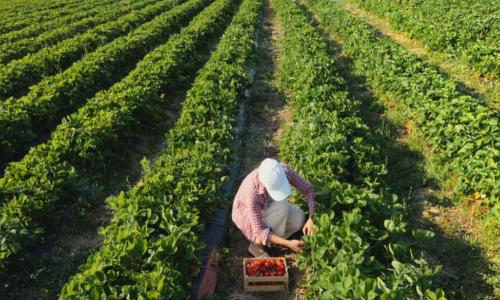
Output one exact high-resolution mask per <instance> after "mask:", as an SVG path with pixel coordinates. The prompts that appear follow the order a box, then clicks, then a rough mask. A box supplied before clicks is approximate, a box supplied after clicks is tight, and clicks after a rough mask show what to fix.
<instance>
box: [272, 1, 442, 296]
mask: <svg viewBox="0 0 500 300" xmlns="http://www.w3.org/2000/svg"><path fill="white" fill-rule="evenodd" d="M271 3H272V6H273V8H274V9H275V11H276V14H277V16H278V19H279V22H278V23H279V24H280V26H281V32H282V37H281V38H280V40H279V45H280V47H279V49H280V51H279V53H278V61H279V62H280V65H279V72H278V79H279V87H280V90H281V91H282V92H283V93H284V94H285V95H288V99H287V102H288V103H289V105H290V106H291V108H292V109H293V116H294V122H293V124H292V125H291V126H290V128H288V129H287V130H286V132H285V134H284V136H283V138H282V141H281V146H280V155H281V156H282V159H284V160H285V161H287V162H288V163H290V164H291V165H292V166H293V167H294V168H296V169H297V170H298V171H299V172H300V173H302V174H303V175H304V176H305V177H306V178H308V179H309V180H311V182H312V183H313V184H314V186H315V189H316V190H317V202H318V204H319V209H318V212H317V214H316V215H315V216H314V218H315V220H316V221H315V225H316V231H315V233H314V235H313V236H311V237H306V249H305V251H304V252H302V253H301V254H299V266H300V267H302V268H308V269H309V270H310V271H311V273H309V274H310V276H308V277H307V278H308V280H309V281H308V283H307V287H308V289H307V291H306V295H305V297H306V298H307V299H417V298H419V297H422V298H423V297H424V294H426V295H427V296H428V297H430V296H431V295H435V294H436V292H434V291H433V290H432V289H431V288H432V277H433V276H434V275H435V274H436V272H438V270H439V268H432V267H429V266H427V263H426V262H425V260H424V259H423V258H422V254H421V253H419V251H418V250H417V247H415V245H413V243H412V240H413V239H414V238H416V237H420V236H430V235H432V233H430V232H427V231H418V232H414V233H412V232H410V230H409V229H408V228H407V221H406V216H405V215H406V210H405V207H404V204H403V201H402V200H401V199H398V198H397V196H395V195H393V194H391V193H390V192H389V191H387V190H386V189H385V188H384V186H383V184H381V177H382V175H383V174H384V173H385V172H386V165H385V159H384V157H383V156H382V155H381V153H380V151H379V148H378V145H377V144H373V143H371V142H370V141H371V140H373V139H374V138H373V137H372V136H371V132H370V129H369V128H368V126H367V125H366V124H364V123H363V120H362V119H361V118H360V116H359V101H357V100H354V99H352V98H350V96H349V94H348V92H347V90H346V87H345V83H344V80H343V79H342V78H341V77H340V76H339V74H338V71H337V70H336V68H335V65H334V62H333V60H332V58H331V55H330V54H329V53H328V45H327V43H326V42H325V40H324V39H323V37H322V35H321V34H320V33H319V31H318V30H316V29H315V28H314V27H313V26H312V25H311V24H310V21H309V19H308V18H306V17H305V16H304V15H303V14H302V12H301V10H300V9H299V7H298V6H297V5H296V4H295V3H294V2H290V1H287V0H273V1H271ZM410 249H411V250H410ZM437 293H438V294H439V295H441V294H442V291H439V292H437Z"/></svg>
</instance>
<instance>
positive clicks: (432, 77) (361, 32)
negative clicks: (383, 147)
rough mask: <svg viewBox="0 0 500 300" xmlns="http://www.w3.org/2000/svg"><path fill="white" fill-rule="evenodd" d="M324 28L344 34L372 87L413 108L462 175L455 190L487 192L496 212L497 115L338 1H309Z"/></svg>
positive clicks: (432, 144)
mask: <svg viewBox="0 0 500 300" xmlns="http://www.w3.org/2000/svg"><path fill="white" fill-rule="evenodd" d="M304 2H305V3H306V4H307V5H308V6H309V7H311V9H312V10H313V12H314V13H315V14H316V17H317V19H318V21H319V23H320V24H321V26H322V27H323V28H324V29H325V30H326V31H327V32H328V33H331V34H335V35H340V36H341V37H342V38H343V40H344V41H343V47H342V48H343V51H344V52H345V53H347V55H349V57H351V58H352V59H353V60H354V62H355V64H354V68H355V71H356V72H357V73H358V74H359V75H361V76H363V77H364V78H366V80H367V83H368V84H369V85H371V87H372V88H374V89H375V90H379V91H384V93H386V94H387V95H390V96H391V98H392V99H395V100H398V101H400V102H401V103H402V104H404V105H405V106H407V107H408V108H409V109H410V110H411V112H412V113H411V114H410V115H409V116H408V117H409V118H410V119H411V120H412V121H414V123H415V125H416V126H415V128H416V130H417V131H418V133H419V134H420V135H421V136H423V137H424V138H425V141H426V142H427V143H428V146H429V148H432V149H435V150H437V151H436V155H437V157H438V158H439V160H440V161H443V162H446V166H447V168H448V169H449V172H451V173H454V174H456V175H458V176H457V178H458V182H457V184H456V191H457V192H460V193H464V194H474V193H475V192H478V193H480V194H483V195H485V200H484V204H485V205H486V207H488V208H490V214H492V215H495V214H497V211H498V199H499V197H500V189H498V184H497V182H498V181H499V175H500V173H499V172H498V171H497V169H498V161H500V150H499V149H500V138H499V137H500V128H499V125H498V115H497V114H496V113H495V112H494V111H492V110H491V109H490V108H489V107H488V106H487V105H486V104H485V103H484V102H482V101H481V100H480V99H477V98H473V97H471V96H467V95H464V94H462V93H461V92H460V90H459V88H458V87H457V84H456V83H455V82H454V81H452V80H451V79H449V78H447V77H445V76H444V75H442V74H440V73H439V72H438V71H437V70H436V69H435V68H433V67H432V66H428V65H426V64H425V63H423V62H422V61H421V60H420V59H419V58H418V57H417V56H415V55H413V54H411V53H409V52H408V51H407V50H405V49H404V48H403V47H402V46H400V45H399V44H397V43H396V42H394V41H392V40H391V39H389V38H386V37H381V36H379V35H378V34H377V33H376V32H374V31H373V29H372V28H371V27H370V26H369V25H367V24H366V23H364V22H362V21H361V20H359V19H357V18H355V17H353V16H351V15H349V14H348V13H347V12H345V11H344V10H342V9H341V8H339V7H338V6H337V5H336V4H335V3H334V2H330V1H326V0H305V1H304Z"/></svg>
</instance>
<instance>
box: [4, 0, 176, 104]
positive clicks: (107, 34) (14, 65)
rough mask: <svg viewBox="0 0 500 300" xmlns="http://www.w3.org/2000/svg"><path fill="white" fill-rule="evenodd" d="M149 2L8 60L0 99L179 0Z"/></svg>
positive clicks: (55, 71) (23, 90)
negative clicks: (47, 45) (66, 37)
mask: <svg viewBox="0 0 500 300" xmlns="http://www.w3.org/2000/svg"><path fill="white" fill-rule="evenodd" d="M150 1H151V0H144V1H140V2H139V3H137V4H134V6H135V8H136V9H138V8H140V7H143V8H142V9H141V10H137V11H134V12H131V13H129V14H127V15H124V16H122V17H121V18H119V19H117V20H114V21H113V20H111V21H110V22H108V23H105V24H102V25H99V26H97V27H94V28H93V29H91V30H88V31H87V32H85V33H82V34H79V35H76V36H74V37H73V38H71V39H67V40H64V41H61V42H60V43H57V44H56V45H53V46H51V47H47V48H43V49H42V50H40V51H38V52H36V53H33V54H29V55H27V56H25V57H23V58H21V59H18V60H13V61H11V62H10V63H9V64H7V65H5V66H4V67H2V68H1V69H0V99H1V98H6V97H9V96H16V97H17V96H21V95H24V94H25V92H26V90H27V89H28V87H29V86H31V85H33V84H34V83H36V82H38V81H40V80H41V79H42V78H43V77H45V76H49V75H53V74H56V73H59V72H60V71H61V70H64V69H66V68H67V67H69V66H70V65H71V64H72V63H73V62H75V61H77V60H80V59H81V57H82V56H83V55H84V54H85V53H87V52H89V51H92V50H94V49H95V48H97V47H99V46H102V45H104V44H106V43H108V42H110V41H112V40H113V39H115V38H117V37H119V36H120V35H124V34H126V33H128V32H129V31H130V30H131V29H133V28H136V27H138V26H140V25H141V24H142V23H144V22H147V21H149V20H151V19H152V18H154V17H155V16H156V15H158V14H159V13H161V12H163V11H165V10H168V9H170V8H172V7H173V6H175V5H177V4H178V3H179V1H181V0H164V1H160V2H156V3H154V4H152V5H148V4H150ZM116 17H118V15H117V16H116Z"/></svg>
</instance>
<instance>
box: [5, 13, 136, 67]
mask: <svg viewBox="0 0 500 300" xmlns="http://www.w3.org/2000/svg"><path fill="white" fill-rule="evenodd" d="M129 4H130V3H129ZM101 5H102V6H100V7H99V8H95V3H94V4H93V5H92V6H91V7H87V8H84V7H82V9H85V10H84V11H83V12H82V13H81V14H79V15H78V16H69V17H68V19H67V20H61V21H62V22H63V23H62V24H61V23H60V21H59V20H57V21H55V22H53V23H54V24H53V26H54V27H57V28H55V29H54V28H50V27H46V26H43V25H39V24H34V25H33V26H29V27H27V28H25V29H26V30H20V31H14V32H10V33H9V34H6V35H3V36H0V64H7V63H9V62H10V61H12V60H14V59H18V58H21V57H23V56H25V55H26V54H28V53H34V52H36V51H38V50H40V49H42V48H44V47H49V46H51V45H54V44H56V43H57V42H60V41H62V40H65V39H67V38H71V37H73V36H74V35H76V34H79V33H82V32H85V31H87V30H89V29H91V28H93V27H95V26H97V25H100V24H103V23H106V22H110V21H112V20H114V19H116V18H118V17H120V16H122V15H124V14H127V13H129V12H130V8H131V7H127V6H126V5H124V4H123V3H122V5H123V6H120V5H119V4H117V3H108V5H106V3H102V4H101ZM92 7H94V9H89V8H92ZM132 8H133V7H132ZM139 8H141V7H140V6H139ZM72 21H73V22H74V23H70V22H72ZM51 29H52V30H51ZM30 34H31V35H32V36H33V37H29V35H30ZM23 35H28V37H24V36H23Z"/></svg>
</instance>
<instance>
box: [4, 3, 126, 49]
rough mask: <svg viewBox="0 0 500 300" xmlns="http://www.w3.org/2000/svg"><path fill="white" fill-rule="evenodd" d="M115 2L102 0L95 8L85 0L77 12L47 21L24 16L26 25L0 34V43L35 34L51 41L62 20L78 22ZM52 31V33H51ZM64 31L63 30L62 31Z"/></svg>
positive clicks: (27, 37)
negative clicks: (100, 4) (34, 20)
mask: <svg viewBox="0 0 500 300" xmlns="http://www.w3.org/2000/svg"><path fill="white" fill-rule="evenodd" d="M126 1H129V0H125V2H124V3H118V5H130V2H126ZM116 4H117V3H113V1H111V0H105V1H102V5H103V6H102V7H99V8H96V6H95V5H96V4H95V3H92V2H91V1H89V2H86V3H85V4H84V5H82V6H80V7H79V10H81V11H79V12H73V13H72V14H69V15H65V14H63V15H62V16H61V17H60V18H57V17H56V18H55V19H53V20H49V21H47V22H43V21H42V22H33V21H32V20H31V19H30V18H26V17H25V18H24V20H21V21H22V22H27V25H28V26H26V27H24V28H22V29H20V30H15V31H11V32H7V33H4V34H0V45H3V44H5V43H14V42H17V41H20V40H23V39H25V40H28V39H30V38H33V37H35V36H37V35H40V36H44V37H47V38H48V39H49V41H53V39H54V38H55V36H56V35H57V33H55V31H59V30H58V27H59V26H60V24H61V22H64V23H66V24H73V22H75V23H79V22H80V20H82V19H86V18H89V17H91V16H94V15H96V14H97V13H98V12H99V10H100V9H102V8H104V10H105V11H106V10H107V8H109V6H112V5H116ZM52 12H53V13H54V12H58V10H53V11H52ZM27 19H30V21H31V22H28V20H27ZM4 22H8V23H9V24H12V22H14V21H8V20H4ZM68 27H71V26H68ZM53 32H54V33H53ZM63 32H64V31H63Z"/></svg>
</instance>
